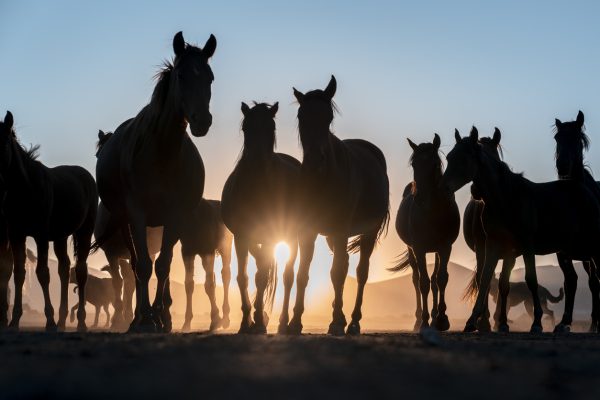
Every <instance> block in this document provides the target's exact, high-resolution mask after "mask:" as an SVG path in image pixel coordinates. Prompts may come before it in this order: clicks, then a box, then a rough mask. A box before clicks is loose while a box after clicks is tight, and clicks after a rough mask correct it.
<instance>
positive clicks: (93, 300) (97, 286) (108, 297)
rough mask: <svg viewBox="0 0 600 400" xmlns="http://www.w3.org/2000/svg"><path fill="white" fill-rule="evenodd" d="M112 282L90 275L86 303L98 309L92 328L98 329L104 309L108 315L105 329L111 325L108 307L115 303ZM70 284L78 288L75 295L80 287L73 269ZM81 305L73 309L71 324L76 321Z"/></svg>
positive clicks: (75, 289)
mask: <svg viewBox="0 0 600 400" xmlns="http://www.w3.org/2000/svg"><path fill="white" fill-rule="evenodd" d="M103 270H104V268H103ZM111 281H112V278H100V277H97V276H94V275H91V274H90V275H88V280H87V283H86V286H85V301H86V302H87V303H90V304H92V305H93V306H94V307H95V308H96V313H95V315H94V324H93V325H92V328H97V327H98V319H99V317H100V310H101V309H104V313H105V314H106V323H105V324H104V328H108V326H109V324H110V310H109V308H108V307H109V306H110V305H111V304H112V303H113V298H114V296H113V287H112V282H111ZM69 283H75V285H76V286H75V287H74V288H73V293H77V291H78V290H79V286H77V278H76V276H75V269H74V268H71V272H70V273H69ZM79 305H80V303H77V304H75V305H74V306H73V307H71V314H70V320H71V322H73V320H74V319H75V311H76V310H78V309H79ZM82 307H85V303H84V305H82Z"/></svg>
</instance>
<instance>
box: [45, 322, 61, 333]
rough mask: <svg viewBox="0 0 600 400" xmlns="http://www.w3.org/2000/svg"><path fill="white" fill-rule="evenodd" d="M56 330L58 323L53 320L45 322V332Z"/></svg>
mask: <svg viewBox="0 0 600 400" xmlns="http://www.w3.org/2000/svg"><path fill="white" fill-rule="evenodd" d="M57 331H58V325H56V324H55V323H54V322H47V323H46V332H57Z"/></svg>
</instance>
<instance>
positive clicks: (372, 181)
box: [290, 76, 389, 335]
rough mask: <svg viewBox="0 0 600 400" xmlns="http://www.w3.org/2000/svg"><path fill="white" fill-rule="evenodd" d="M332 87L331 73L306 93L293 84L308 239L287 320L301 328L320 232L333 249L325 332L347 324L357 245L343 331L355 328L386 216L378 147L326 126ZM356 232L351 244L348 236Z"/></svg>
mask: <svg viewBox="0 0 600 400" xmlns="http://www.w3.org/2000/svg"><path fill="white" fill-rule="evenodd" d="M335 91H336V81H335V78H334V77H333V76H332V77H331V81H330V82H329V84H328V85H327V88H326V89H325V90H320V89H317V90H312V91H310V92H308V93H306V94H303V93H301V92H299V91H298V90H296V89H294V95H295V97H296V99H297V100H298V103H299V104H300V107H299V108H298V127H299V131H300V141H301V143H302V149H303V159H302V173H301V175H302V176H301V193H300V198H301V202H302V207H303V228H302V232H303V234H302V237H303V238H304V239H303V240H304V241H305V242H306V243H313V245H311V247H310V248H308V249H307V251H308V254H307V255H306V258H304V256H303V255H302V254H301V258H303V260H302V259H301V261H300V266H299V270H298V291H297V297H296V306H295V308H294V317H293V319H292V322H291V324H290V325H291V326H292V327H294V330H296V331H297V330H298V329H297V327H300V329H301V326H302V325H301V318H302V313H303V311H304V292H305V289H306V284H307V283H308V270H309V268H310V262H311V260H312V255H313V254H312V253H313V250H314V240H315V239H316V237H317V235H318V234H319V233H320V234H322V235H325V236H326V237H327V242H328V244H329V247H330V248H331V249H332V250H333V264H332V268H331V281H332V283H333V288H334V290H335V299H334V302H333V320H332V322H331V324H330V325H329V333H330V334H333V335H343V334H344V329H345V327H346V325H347V322H346V317H345V316H344V312H343V310H342V306H343V300H342V297H343V291H344V282H345V280H346V276H347V274H348V259H349V257H348V251H358V250H360V260H359V263H358V267H357V269H356V275H357V280H358V291H357V294H356V303H355V306H354V310H353V312H352V321H351V323H350V325H349V326H348V330H347V333H348V334H359V333H360V322H359V321H360V319H361V318H362V313H361V307H362V301H363V292H364V287H365V284H366V282H367V279H368V275H369V259H370V257H371V254H372V253H373V249H374V248H375V244H376V242H377V240H378V238H379V237H380V235H381V234H383V232H384V231H385V230H386V227H387V223H388V221H389V180H388V176H387V166H386V161H385V157H384V155H383V153H382V152H381V150H380V149H379V148H377V146H375V145H373V144H372V143H370V142H367V141H365V140H360V139H347V140H340V139H339V138H337V137H336V136H335V135H334V134H333V133H332V132H331V131H330V125H331V123H332V121H333V114H334V104H333V96H334V95H335ZM352 236H358V237H357V238H356V239H354V240H353V241H352V242H351V243H350V244H348V239H349V238H350V237H352Z"/></svg>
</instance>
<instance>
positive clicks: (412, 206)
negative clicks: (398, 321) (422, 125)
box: [392, 133, 460, 331]
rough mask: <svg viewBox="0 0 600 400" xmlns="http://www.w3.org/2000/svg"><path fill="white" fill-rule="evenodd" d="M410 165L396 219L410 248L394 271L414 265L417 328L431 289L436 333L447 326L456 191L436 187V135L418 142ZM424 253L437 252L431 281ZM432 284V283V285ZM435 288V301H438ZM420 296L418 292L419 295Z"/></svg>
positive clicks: (424, 323) (425, 319)
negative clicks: (411, 172)
mask: <svg viewBox="0 0 600 400" xmlns="http://www.w3.org/2000/svg"><path fill="white" fill-rule="evenodd" d="M407 140H408V144H409V145H410V147H411V148H412V149H413V154H412V156H411V158H410V163H411V165H412V167H413V170H414V180H413V182H411V183H409V184H408V185H407V186H406V188H405V189H404V194H403V195H402V202H401V203H400V208H399V209H398V215H397V217H396V231H397V232H398V235H399V236H400V238H401V239H402V240H403V241H404V243H406V245H407V246H408V250H407V251H406V252H405V253H404V254H403V256H402V259H401V260H400V262H399V264H398V265H397V266H396V267H394V268H392V271H402V270H404V269H406V268H407V267H408V266H410V267H411V268H412V276H413V284H414V286H415V292H416V295H417V311H416V314H415V316H416V317H417V322H416V323H415V328H414V329H415V330H420V329H424V328H427V327H429V310H428V309H429V306H428V304H427V300H428V297H429V287H430V286H431V289H432V291H433V307H432V311H431V317H432V318H431V324H432V325H433V326H434V327H435V328H436V329H438V330H440V331H446V330H448V329H449V328H450V322H449V321H448V317H447V316H446V301H445V291H446V284H447V283H448V260H449V259H450V252H451V251H452V244H453V243H454V241H455V240H456V238H457V237H458V231H459V228H460V215H459V212H458V206H457V205H456V200H455V199H454V193H448V192H447V191H445V190H443V189H441V188H440V187H439V181H440V179H441V178H442V160H441V158H440V156H439V149H440V137H439V136H438V134H437V133H436V134H435V137H434V139H433V143H421V144H419V145H416V144H415V143H413V142H412V141H411V140H410V139H407ZM427 253H435V268H434V270H433V274H432V276H431V282H430V280H429V276H428V273H427V260H426V259H425V255H426V254H427ZM430 283H431V285H430ZM438 291H439V295H440V297H439V304H438ZM419 295H420V296H419Z"/></svg>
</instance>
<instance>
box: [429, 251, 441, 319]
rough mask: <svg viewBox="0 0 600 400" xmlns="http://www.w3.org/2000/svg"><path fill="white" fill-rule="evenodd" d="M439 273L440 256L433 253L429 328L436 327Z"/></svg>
mask: <svg viewBox="0 0 600 400" xmlns="http://www.w3.org/2000/svg"><path fill="white" fill-rule="evenodd" d="M439 271H440V256H439V254H438V253H434V262H433V272H432V274H431V283H430V287H431V297H432V304H431V326H437V317H438V294H439V289H438V282H437V277H438V272H439Z"/></svg>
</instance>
